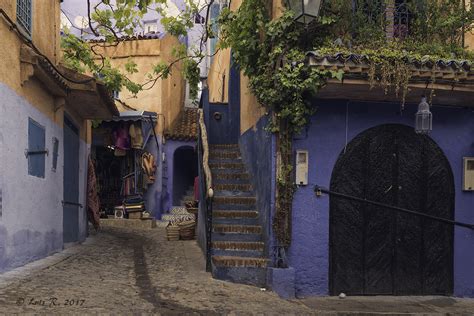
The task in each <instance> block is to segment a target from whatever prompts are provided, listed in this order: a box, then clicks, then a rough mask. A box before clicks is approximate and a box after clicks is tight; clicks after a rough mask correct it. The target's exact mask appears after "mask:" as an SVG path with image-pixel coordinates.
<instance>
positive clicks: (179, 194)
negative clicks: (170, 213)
mask: <svg viewBox="0 0 474 316" xmlns="http://www.w3.org/2000/svg"><path fill="white" fill-rule="evenodd" d="M197 175H198V160H197V153H196V151H195V150H194V148H193V147H191V146H184V147H180V148H178V149H176V151H175V152H174V155H173V205H175V206H178V205H180V204H181V200H182V198H183V197H184V196H185V195H186V191H188V190H190V189H192V188H193V185H194V178H195V177H197Z"/></svg>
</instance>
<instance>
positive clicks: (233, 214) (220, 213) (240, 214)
mask: <svg viewBox="0 0 474 316" xmlns="http://www.w3.org/2000/svg"><path fill="white" fill-rule="evenodd" d="M212 218H236V219H240V218H258V212H257V211H254V210H250V211H239V210H214V211H213V212H212Z"/></svg>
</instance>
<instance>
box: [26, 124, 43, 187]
mask: <svg viewBox="0 0 474 316" xmlns="http://www.w3.org/2000/svg"><path fill="white" fill-rule="evenodd" d="M46 153H47V150H46V143H45V129H44V127H43V126H41V125H40V124H38V123H37V122H35V121H34V120H32V119H29V121H28V150H27V157H28V174H29V175H31V176H35V177H39V178H44V170H45V160H46Z"/></svg>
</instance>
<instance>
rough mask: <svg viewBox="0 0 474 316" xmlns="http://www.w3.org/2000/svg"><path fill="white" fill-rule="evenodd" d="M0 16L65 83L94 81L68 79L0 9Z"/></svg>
mask: <svg viewBox="0 0 474 316" xmlns="http://www.w3.org/2000/svg"><path fill="white" fill-rule="evenodd" d="M0 14H1V15H2V16H3V18H4V20H5V21H6V22H7V23H8V24H9V26H10V29H13V30H15V31H16V33H17V34H18V35H20V37H21V39H22V40H23V41H25V42H26V43H27V44H28V45H29V46H30V47H31V48H33V50H34V51H35V53H37V54H38V55H39V56H41V57H42V58H44V59H45V60H46V61H47V62H48V64H49V66H51V68H53V70H54V71H55V72H56V73H57V74H58V75H60V76H61V77H62V78H64V79H65V80H66V81H69V82H72V83H76V84H84V83H89V82H92V81H96V79H95V78H90V79H86V80H75V79H71V78H69V77H67V76H66V75H64V74H63V73H62V72H61V71H60V70H59V69H58V68H57V67H56V66H55V65H54V63H53V62H52V61H51V60H50V59H49V58H48V57H47V56H45V55H44V54H43V53H41V51H40V50H39V49H38V48H37V47H36V46H35V44H34V43H33V41H32V40H31V39H30V38H28V37H27V36H25V35H24V34H23V33H22V32H21V31H20V30H19V29H18V26H17V25H16V23H15V22H13V20H12V19H11V18H10V17H9V16H8V14H7V13H6V12H5V11H4V10H3V9H0Z"/></svg>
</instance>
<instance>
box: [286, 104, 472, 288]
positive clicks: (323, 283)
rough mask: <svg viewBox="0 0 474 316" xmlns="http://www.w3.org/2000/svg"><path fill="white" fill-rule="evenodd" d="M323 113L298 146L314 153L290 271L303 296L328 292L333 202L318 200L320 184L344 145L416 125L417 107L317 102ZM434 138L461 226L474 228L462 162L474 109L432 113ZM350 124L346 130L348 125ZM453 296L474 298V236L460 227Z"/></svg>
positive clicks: (301, 196)
mask: <svg viewBox="0 0 474 316" xmlns="http://www.w3.org/2000/svg"><path fill="white" fill-rule="evenodd" d="M316 103H317V106H318V111H317V113H316V115H315V116H314V117H313V118H312V120H311V125H310V127H309V129H308V131H307V133H302V135H300V136H298V137H297V138H298V139H297V140H295V141H294V149H295V150H296V149H307V150H309V183H310V184H309V185H308V186H306V187H300V188H299V189H298V190H297V192H296V194H295V198H294V203H293V218H292V220H293V235H292V240H293V241H292V245H291V247H290V249H289V261H290V266H291V267H293V268H295V270H296V293H297V295H298V296H306V295H327V294H328V292H329V290H328V289H329V286H328V285H329V260H328V257H329V197H328V196H324V197H322V198H320V199H317V198H316V197H315V196H314V192H313V187H314V185H315V184H319V185H323V186H326V187H329V184H330V180H331V173H332V170H333V168H334V165H335V163H336V161H337V159H338V156H339V154H340V153H341V151H342V150H343V149H344V146H345V145H346V144H347V143H349V142H350V141H351V139H353V138H354V137H355V136H356V135H357V134H359V133H361V132H363V131H364V130H366V129H368V128H371V127H374V126H377V125H381V124H387V123H399V124H405V125H408V126H413V124H414V117H415V116H414V115H415V112H416V109H417V106H416V105H407V106H406V108H405V111H404V112H403V114H402V115H400V114H399V113H398V112H399V104H387V103H383V104H382V103H362V102H354V103H347V101H325V100H319V101H317V102H316ZM432 112H433V132H432V133H431V137H432V138H433V140H434V141H436V143H437V144H438V145H439V146H440V147H441V149H442V150H443V151H444V153H445V155H446V157H447V158H448V160H449V162H450V164H451V168H452V170H453V174H454V180H455V189H456V200H455V205H456V209H455V218H456V220H457V221H463V222H468V223H474V192H463V191H462V172H463V166H462V158H463V157H465V156H474V110H473V109H470V110H469V109H463V108H452V107H451V108H448V107H437V106H434V107H433V108H432ZM346 122H347V125H346ZM454 294H455V295H456V296H470V297H474V231H470V230H467V229H465V228H459V227H456V228H455V237H454Z"/></svg>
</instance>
